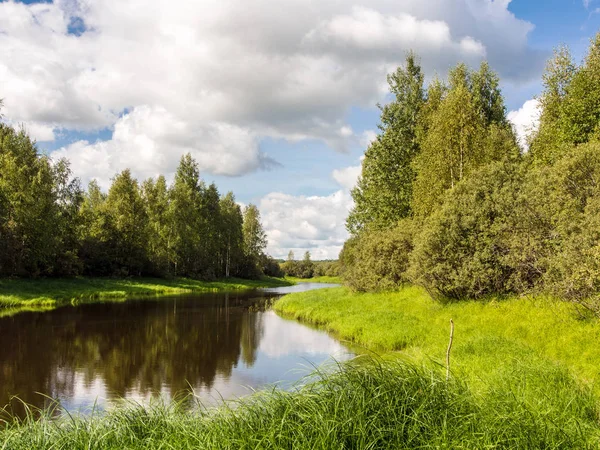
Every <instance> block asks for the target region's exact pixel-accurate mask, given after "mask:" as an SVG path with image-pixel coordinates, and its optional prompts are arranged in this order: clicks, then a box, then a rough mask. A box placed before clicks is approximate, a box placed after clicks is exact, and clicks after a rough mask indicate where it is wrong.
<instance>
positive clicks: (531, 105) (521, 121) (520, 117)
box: [507, 99, 540, 150]
mask: <svg viewBox="0 0 600 450" xmlns="http://www.w3.org/2000/svg"><path fill="white" fill-rule="evenodd" d="M507 118H508V120H509V121H510V122H511V123H512V124H513V126H514V129H515V132H516V134H517V139H518V142H519V145H520V146H521V148H523V149H525V150H526V149H527V137H528V136H529V135H530V134H531V133H532V132H534V131H535V130H537V128H538V126H539V122H540V105H539V102H538V100H535V99H532V100H527V101H526V102H525V103H524V104H523V106H521V108H519V109H518V110H517V111H510V112H509V113H508V115H507Z"/></svg>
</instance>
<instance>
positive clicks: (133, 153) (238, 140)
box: [52, 105, 277, 185]
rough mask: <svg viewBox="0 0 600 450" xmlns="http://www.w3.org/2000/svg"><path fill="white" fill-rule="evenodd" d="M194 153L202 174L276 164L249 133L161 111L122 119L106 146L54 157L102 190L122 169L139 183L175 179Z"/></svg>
mask: <svg viewBox="0 0 600 450" xmlns="http://www.w3.org/2000/svg"><path fill="white" fill-rule="evenodd" d="M186 153H191V154H192V156H193V157H194V159H195V160H196V161H197V163H198V166H199V169H200V171H208V172H211V173H214V174H220V175H239V174H240V173H245V172H250V171H253V170H256V169H259V168H262V169H268V168H270V167H272V166H274V165H276V164H277V163H276V162H275V161H273V160H272V159H270V158H268V157H267V156H266V155H265V154H264V153H262V152H261V151H260V150H259V147H258V139H257V137H256V136H255V135H254V134H253V133H252V132H251V131H250V130H248V129H245V128H240V127H237V126H235V125H231V124H227V123H199V124H196V123H193V122H192V121H191V120H189V118H186V117H184V118H180V117H176V116H175V115H173V114H172V113H170V112H169V111H167V110H166V109H164V108H162V107H151V106H147V105H144V106H139V107H137V108H135V109H133V111H131V112H130V113H128V114H125V115H124V116H123V117H121V118H120V119H119V120H118V121H117V123H116V125H115V128H114V133H113V137H112V139H111V140H108V141H100V142H96V143H89V142H87V141H78V142H75V143H73V144H71V145H69V146H67V147H64V148H61V149H60V150H57V151H55V152H54V153H53V154H52V156H53V157H54V158H63V157H64V158H67V159H69V160H70V161H71V165H72V169H73V171H74V172H75V173H77V174H79V176H80V177H81V178H82V180H83V181H84V182H87V181H89V180H91V179H92V178H96V179H98V180H100V181H101V182H102V183H103V184H104V185H106V184H107V180H109V179H110V177H111V176H113V175H114V174H115V173H116V172H118V171H120V170H122V168H124V167H129V168H131V170H132V172H133V173H134V174H135V175H136V176H137V177H138V178H141V179H144V178H147V177H153V176H156V175H158V174H161V173H162V174H167V175H169V174H173V173H174V172H175V170H176V168H177V164H178V163H179V159H180V158H181V156H182V155H184V154H186Z"/></svg>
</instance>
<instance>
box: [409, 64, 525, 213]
mask: <svg viewBox="0 0 600 450" xmlns="http://www.w3.org/2000/svg"><path fill="white" fill-rule="evenodd" d="M441 92H442V89H441V88H440V87H436V89H435V91H434V93H435V94H439V93H441ZM432 101H433V102H434V105H432V106H431V107H426V110H427V111H428V114H427V115H426V116H423V120H426V121H428V123H427V124H424V125H421V129H422V130H424V131H423V132H422V133H420V136H421V138H422V143H421V152H420V154H419V155H418V156H417V157H416V158H415V164H414V167H415V170H416V172H417V176H416V179H415V183H414V188H413V210H414V212H415V214H416V215H417V216H420V217H426V216H427V215H429V214H431V213H432V212H433V211H434V209H435V208H436V207H437V206H438V205H439V204H440V202H441V200H442V196H443V194H444V192H445V191H446V190H448V189H452V188H453V187H454V186H456V185H457V184H458V183H459V182H460V181H461V180H462V179H464V178H465V177H467V176H468V175H469V174H470V173H472V172H473V171H474V170H476V169H477V168H479V167H481V166H483V165H485V164H487V163H489V162H492V161H499V160H502V159H504V158H511V157H512V158H514V157H517V156H518V155H519V150H518V146H517V145H516V139H515V137H514V133H513V132H512V130H511V128H510V127H509V125H508V123H507V121H506V118H505V116H504V114H505V112H506V108H505V107H504V102H503V100H502V95H501V93H500V90H499V88H498V79H497V77H496V75H495V74H493V73H492V72H491V71H490V70H489V67H488V66H487V64H482V66H481V68H480V69H479V71H478V72H471V71H469V69H468V68H467V67H466V66H465V65H464V64H459V65H457V66H456V67H454V68H453V69H452V70H451V71H450V73H449V88H448V90H447V93H446V95H445V96H444V97H443V98H442V99H441V101H440V98H439V95H436V96H435V97H433V98H432Z"/></svg>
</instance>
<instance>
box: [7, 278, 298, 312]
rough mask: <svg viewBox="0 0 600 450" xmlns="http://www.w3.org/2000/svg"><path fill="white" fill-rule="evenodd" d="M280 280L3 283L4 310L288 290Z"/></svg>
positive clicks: (73, 279)
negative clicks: (249, 291)
mask: <svg viewBox="0 0 600 450" xmlns="http://www.w3.org/2000/svg"><path fill="white" fill-rule="evenodd" d="M290 284H292V283H291V282H290V281H286V280H282V279H278V278H264V279H261V280H243V279H239V278H229V279H226V280H218V281H199V280H192V279H189V278H174V279H161V278H131V279H117V278H84V277H79V278H70V279H64V278H58V279H53V278H44V279H0V308H15V307H28V308H31V307H34V306H35V307H42V306H43V307H52V306H58V305H61V304H66V303H72V304H77V303H83V302H91V301H104V300H110V299H124V298H128V297H142V296H153V295H174V294H187V293H191V292H218V291H227V290H242V289H252V288H258V287H276V286H288V285H290Z"/></svg>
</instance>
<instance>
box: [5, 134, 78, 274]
mask: <svg viewBox="0 0 600 450" xmlns="http://www.w3.org/2000/svg"><path fill="white" fill-rule="evenodd" d="M77 187H78V183H77V182H75V181H73V182H71V179H70V172H69V167H68V163H67V162H66V161H59V162H57V163H56V164H53V163H52V162H51V161H50V160H49V158H47V157H46V156H42V155H40V154H39V152H38V149H37V147H36V145H35V142H34V141H33V140H31V139H30V138H29V136H28V135H27V133H25V131H24V130H23V129H21V130H15V129H13V128H11V127H9V126H8V125H6V124H0V220H1V222H0V253H1V254H0V274H2V275H29V276H37V275H42V274H43V275H50V274H54V273H55V272H56V273H61V271H62V270H63V269H64V270H66V271H67V272H70V271H71V270H72V269H74V267H71V268H69V267H68V266H69V265H70V264H67V263H66V261H65V260H64V259H63V258H62V256H64V255H65V252H66V251H69V252H70V258H71V260H76V259H77V255H76V253H77V252H76V248H75V247H76V245H75V242H74V239H73V236H72V235H71V234H70V233H71V232H73V231H74V229H73V228H72V227H71V226H70V224H69V223H68V221H69V220H70V219H72V218H73V217H72V216H73V215H74V211H76V210H77V208H78V201H79V197H78V195H79V191H78V189H77ZM71 262H72V263H73V262H74V261H71Z"/></svg>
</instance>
